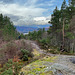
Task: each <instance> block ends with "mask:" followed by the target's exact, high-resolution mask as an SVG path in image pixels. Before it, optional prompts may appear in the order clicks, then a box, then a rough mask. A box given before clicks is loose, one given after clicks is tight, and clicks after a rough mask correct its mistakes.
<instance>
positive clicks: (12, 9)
mask: <svg viewBox="0 0 75 75" xmlns="http://www.w3.org/2000/svg"><path fill="white" fill-rule="evenodd" d="M37 1H38V0H31V1H30V0H28V1H27V2H26V3H25V4H24V5H19V4H17V3H16V4H15V3H13V4H5V3H3V2H0V13H3V14H4V15H7V16H9V17H10V18H11V20H12V21H13V22H14V24H15V25H33V24H34V25H35V24H36V25H37V24H41V25H43V24H47V23H48V19H47V17H41V16H43V13H44V12H46V11H48V9H45V8H40V7H37V6H38V5H36V2H37ZM30 4H31V5H30ZM28 5H29V6H28ZM49 18H50V17H49Z"/></svg>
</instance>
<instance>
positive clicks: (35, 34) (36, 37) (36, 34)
mask: <svg viewBox="0 0 75 75" xmlns="http://www.w3.org/2000/svg"><path fill="white" fill-rule="evenodd" d="M44 33H45V29H44V28H43V29H39V30H38V31H33V32H29V34H28V35H26V36H25V38H27V39H30V40H39V39H41V38H42V35H43V34H44Z"/></svg>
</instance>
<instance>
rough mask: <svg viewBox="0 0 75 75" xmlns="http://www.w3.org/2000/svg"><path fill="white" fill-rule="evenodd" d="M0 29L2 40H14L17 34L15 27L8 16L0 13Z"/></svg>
mask: <svg viewBox="0 0 75 75" xmlns="http://www.w3.org/2000/svg"><path fill="white" fill-rule="evenodd" d="M0 30H1V31H2V35H0V37H2V38H3V40H6V41H10V40H14V39H16V37H17V36H18V33H17V31H16V28H15V27H14V26H13V23H12V22H11V21H10V18H9V17H7V16H3V15H2V14H0Z"/></svg>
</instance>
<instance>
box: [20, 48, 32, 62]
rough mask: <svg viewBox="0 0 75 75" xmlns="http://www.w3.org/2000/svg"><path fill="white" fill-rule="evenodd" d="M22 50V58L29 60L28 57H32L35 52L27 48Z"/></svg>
mask: <svg viewBox="0 0 75 75" xmlns="http://www.w3.org/2000/svg"><path fill="white" fill-rule="evenodd" d="M21 52H22V56H21V59H22V60H23V61H27V60H28V57H32V56H33V54H32V53H31V52H29V51H28V50H26V49H21Z"/></svg>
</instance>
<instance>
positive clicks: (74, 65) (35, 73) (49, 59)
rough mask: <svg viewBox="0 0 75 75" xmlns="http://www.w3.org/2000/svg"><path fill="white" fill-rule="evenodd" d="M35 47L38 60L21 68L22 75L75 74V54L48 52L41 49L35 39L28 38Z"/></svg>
mask: <svg viewBox="0 0 75 75" xmlns="http://www.w3.org/2000/svg"><path fill="white" fill-rule="evenodd" d="M26 42H27V43H28V44H31V45H32V47H33V54H34V58H37V57H39V59H38V60H35V61H33V62H31V63H30V64H28V65H26V66H24V67H23V68H22V69H21V72H20V75H21V74H22V73H23V74H24V75H75V56H74V55H60V54H51V53H47V52H46V51H45V50H42V49H40V47H39V46H38V45H37V43H36V42H34V41H29V40H26Z"/></svg>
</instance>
